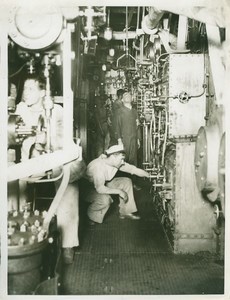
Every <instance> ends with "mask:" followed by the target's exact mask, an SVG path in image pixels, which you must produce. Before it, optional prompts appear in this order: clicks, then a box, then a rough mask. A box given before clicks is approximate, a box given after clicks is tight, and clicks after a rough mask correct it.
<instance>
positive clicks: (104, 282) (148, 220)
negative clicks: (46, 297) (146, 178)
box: [61, 189, 224, 295]
mask: <svg viewBox="0 0 230 300" xmlns="http://www.w3.org/2000/svg"><path fill="white" fill-rule="evenodd" d="M135 198H136V202H137V206H138V209H139V212H140V215H141V216H142V219H141V220H139V221H132V220H120V219H119V218H118V210H117V203H116V202H115V203H114V204H113V206H112V207H111V208H110V210H109V212H108V215H107V216H106V218H105V221H104V223H103V224H100V225H96V226H93V227H89V226H84V225H85V224H84V220H83V221H82V222H83V224H82V226H81V228H82V230H81V235H80V237H81V239H80V248H79V249H78V250H77V252H76V253H75V259H74V263H73V264H72V265H68V266H65V268H64V270H63V274H62V288H61V290H62V294H63V295H185V294H193V295H194V294H196V295H201V294H223V293H224V267H223V265H221V264H219V263H218V262H216V261H215V260H214V258H213V257H212V256H210V255H208V254H207V255H206V256H204V255H175V254H173V253H172V251H171V248H170V246H169V244H168V242H167V239H166V237H165V236H164V231H163V229H162V227H161V224H159V222H158V221H157V218H156V215H155V212H154V207H153V203H152V201H151V197H150V195H149V193H148V190H145V189H143V190H141V191H139V192H136V193H135Z"/></svg>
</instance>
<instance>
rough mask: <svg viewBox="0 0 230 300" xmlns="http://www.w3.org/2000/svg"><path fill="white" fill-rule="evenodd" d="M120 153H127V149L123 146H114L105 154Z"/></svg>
mask: <svg viewBox="0 0 230 300" xmlns="http://www.w3.org/2000/svg"><path fill="white" fill-rule="evenodd" d="M118 152H123V153H124V152H125V149H124V146H123V145H114V146H111V147H110V148H109V149H107V150H106V151H105V153H106V154H107V155H110V154H114V153H118Z"/></svg>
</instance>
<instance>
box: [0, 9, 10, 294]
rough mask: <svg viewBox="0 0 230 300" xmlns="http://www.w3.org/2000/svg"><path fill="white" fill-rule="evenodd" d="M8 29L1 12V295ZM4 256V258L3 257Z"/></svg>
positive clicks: (3, 283) (2, 287)
mask: <svg viewBox="0 0 230 300" xmlns="http://www.w3.org/2000/svg"><path fill="white" fill-rule="evenodd" d="M7 33H8V30H7V18H6V16H5V17H4V16H3V14H2V12H1V14H0V87H1V88H0V99H1V101H0V120H1V126H0V139H1V155H0V170H1V172H0V191H1V210H0V211H1V212H0V222H1V223H0V230H1V237H0V238H1V267H0V271H1V273H0V278H1V280H0V291H1V296H6V295H7V291H6V287H7V276H6V275H7V235H6V232H7V179H6V174H7V123H8V116H7V100H8V34H7ZM3 258H4V259H3Z"/></svg>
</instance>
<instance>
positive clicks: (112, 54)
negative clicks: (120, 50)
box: [109, 48, 115, 56]
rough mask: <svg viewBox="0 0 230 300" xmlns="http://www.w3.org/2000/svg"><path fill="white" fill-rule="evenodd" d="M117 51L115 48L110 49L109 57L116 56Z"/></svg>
mask: <svg viewBox="0 0 230 300" xmlns="http://www.w3.org/2000/svg"><path fill="white" fill-rule="evenodd" d="M114 54H115V50H114V49H113V48H111V49H109V56H114Z"/></svg>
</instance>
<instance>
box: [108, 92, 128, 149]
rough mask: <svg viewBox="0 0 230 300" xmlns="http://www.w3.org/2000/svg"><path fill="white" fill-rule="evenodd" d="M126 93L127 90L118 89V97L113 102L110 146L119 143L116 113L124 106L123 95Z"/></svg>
mask: <svg viewBox="0 0 230 300" xmlns="http://www.w3.org/2000/svg"><path fill="white" fill-rule="evenodd" d="M124 93H125V90H123V89H119V90H117V99H116V100H115V101H114V102H113V104H112V114H111V126H110V143H109V144H110V146H112V145H116V144H117V138H116V136H115V132H116V121H117V117H116V114H117V112H118V111H119V109H120V108H121V107H122V106H123V102H122V97H123V94H124Z"/></svg>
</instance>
